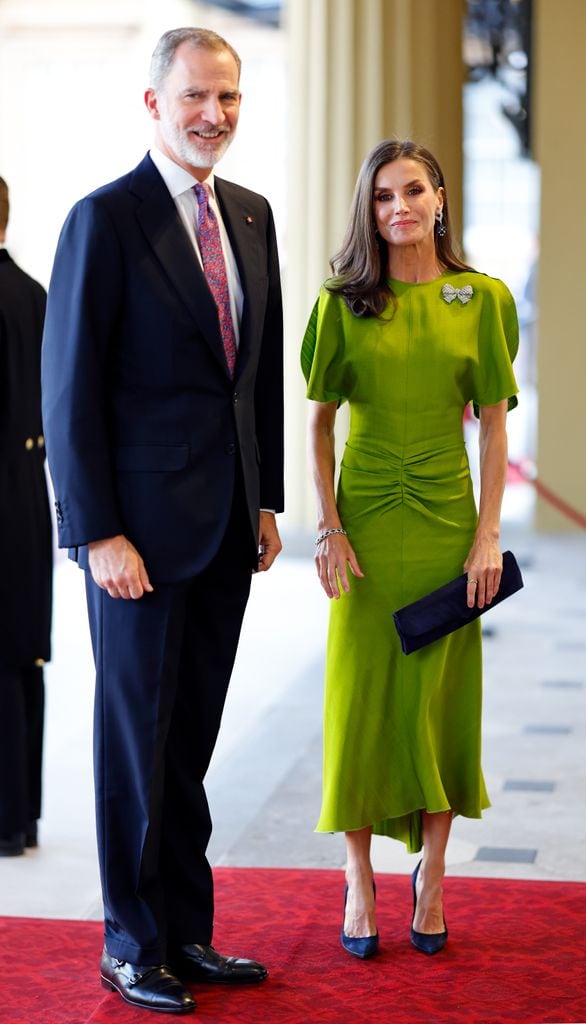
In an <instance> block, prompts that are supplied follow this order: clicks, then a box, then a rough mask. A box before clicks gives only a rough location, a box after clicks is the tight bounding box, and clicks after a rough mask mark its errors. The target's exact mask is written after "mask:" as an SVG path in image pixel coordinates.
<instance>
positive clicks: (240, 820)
mask: <svg viewBox="0 0 586 1024" xmlns="http://www.w3.org/2000/svg"><path fill="white" fill-rule="evenodd" d="M504 546H505V547H511V548H512V549H513V550H514V551H515V552H516V553H517V556H518V557H519V560H520V562H521V563H522V568H523V572H524V576H525V582H526V586H525V589H524V590H523V591H522V592H521V593H520V594H518V595H516V596H515V597H513V598H511V600H510V601H507V602H504V603H503V604H502V605H501V606H499V607H498V608H496V609H494V611H493V612H491V613H490V621H489V617H488V616H487V617H486V618H485V619H484V620H483V621H484V623H485V633H486V636H485V705H484V768H485V774H486V780H487V785H488V789H489V793H490V795H491V799H492V802H493V806H492V808H491V809H490V810H489V811H487V812H486V814H485V816H484V819H483V820H482V821H470V820H467V819H463V818H459V819H457V820H456V821H455V823H454V828H453V835H452V839H451V841H450V846H449V852H448V854H449V855H448V861H449V872H450V874H454V875H477V876H478V875H491V876H500V877H511V878H532V879H570V880H572V879H574V880H581V881H584V880H586V815H585V814H584V795H585V793H586V759H585V757H584V749H585V738H586V737H585V733H586V727H585V722H584V711H585V706H586V536H585V535H581V534H580V535H579V534H573V535H571V536H567V537H566V536H557V537H553V536H552V537H547V536H539V537H538V536H535V535H533V534H531V533H530V532H528V531H526V530H524V529H523V528H522V527H521V526H519V525H517V526H514V525H511V526H510V527H508V528H507V530H506V531H505V537H504ZM295 547H298V545H296V544H293V543H291V544H290V549H294V548H295ZM305 551H306V552H307V555H308V556H309V555H310V552H311V543H310V542H309V543H308V544H307V545H306V547H305ZM326 622H327V600H326V598H325V597H323V596H322V594H321V592H320V589H319V586H318V583H317V580H316V579H315V578H314V570H313V566H312V563H311V560H310V558H309V557H305V558H294V557H288V558H285V557H282V558H281V561H280V564H278V565H277V566H276V567H275V569H274V570H273V571H272V572H271V573H269V574H267V575H266V576H263V577H257V578H256V579H255V581H254V586H253V597H252V600H251V602H250V605H249V610H248V612H247V619H246V622H245V628H244V632H243V637H242V643H241V649H240V653H239V658H238V662H237V666H236V670H235V674H234V678H233V682H232V687H231V692H230V696H229V701H228V705H227V709H226V713H225V718H224V724H223V731H222V735H221V738H220V741H219V744H218V748H217V750H216V754H215V757H214V762H213V765H212V768H211V769H210V773H209V780H208V792H209V796H210V802H211V806H212V811H213V815H214V820H215V832H214V836H213V838H212V844H211V849H210V852H211V857H212V859H213V861H214V862H215V863H219V864H232V865H259V866H265V865H272V866H285V867H287V866H291V867H300V866H301V867H303V866H307V867H335V866H339V867H341V866H342V864H343V861H344V843H343V839H342V837H340V836H327V835H316V834H314V832H313V827H314V824H315V821H316V819H317V814H318V809H319V800H320V762H321V685H322V683H321V681H322V671H323V645H324V637H325V630H326ZM54 648H55V657H54V661H53V663H52V664H51V666H49V668H48V670H47V690H48V701H47V734H46V758H45V793H46V797H45V813H44V817H43V820H42V823H41V832H40V835H41V845H40V847H39V849H38V850H35V851H29V852H27V853H26V855H25V856H24V857H19V858H13V859H3V860H0V914H19V915H20V914H22V915H30V916H49V917H51V916H54V917H65V918H80V917H81V918H84V917H100V904H99V885H98V875H97V868H96V859H95V849H94V834H93V809H92V786H91V715H92V711H91V703H92V689H93V681H92V665H91V656H90V650H89V640H88V633H87V626H86V621H85V607H84V598H83V587H82V579H81V573H80V572H79V571H78V570H77V569H76V568H75V567H74V566H72V565H70V564H67V563H66V562H64V561H60V562H59V565H58V568H57V572H56V609H55V630H54ZM374 863H375V868H376V870H378V871H394V872H407V871H410V870H412V868H413V865H414V863H415V858H414V857H410V856H408V855H407V854H406V853H405V852H404V850H403V848H402V847H400V846H399V844H396V843H393V842H392V841H391V840H387V839H379V838H376V839H375V841H374Z"/></svg>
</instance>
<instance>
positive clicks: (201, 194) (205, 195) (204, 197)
mask: <svg viewBox="0 0 586 1024" xmlns="http://www.w3.org/2000/svg"><path fill="white" fill-rule="evenodd" d="M193 190H194V192H195V195H196V197H197V201H198V203H199V205H200V206H205V205H207V202H208V199H209V196H210V186H209V185H208V184H206V183H205V182H201V181H200V182H198V184H197V185H194V186H193Z"/></svg>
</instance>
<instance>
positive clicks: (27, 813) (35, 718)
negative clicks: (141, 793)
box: [0, 178, 53, 857]
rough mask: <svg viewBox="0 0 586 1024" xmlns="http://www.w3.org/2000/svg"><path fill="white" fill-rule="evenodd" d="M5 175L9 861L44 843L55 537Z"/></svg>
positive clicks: (2, 314)
mask: <svg viewBox="0 0 586 1024" xmlns="http://www.w3.org/2000/svg"><path fill="white" fill-rule="evenodd" d="M8 213H9V198H8V187H7V185H6V182H5V181H4V180H3V179H2V178H0V564H1V565H2V574H1V575H0V608H1V614H0V856H3V857H11V856H18V855H19V854H22V853H24V851H25V847H27V846H36V845H37V820H38V818H39V817H40V814H41V774H42V752H43V720H44V692H45V691H44V679H43V665H44V664H45V662H46V661H48V660H49V657H50V642H51V641H50V634H51V597H52V569H53V555H52V546H53V541H52V530H51V517H50V512H49V500H48V495H47V483H46V478H45V469H44V462H45V443H44V439H43V429H42V425H41V367H40V358H41V338H42V333H43V320H44V315H45V301H46V295H45V291H44V289H43V287H42V286H41V285H40V284H38V282H37V281H34V280H33V279H32V278H31V277H29V276H28V274H25V273H24V271H23V270H21V269H20V267H18V266H17V265H16V263H15V262H14V261H13V260H12V259H11V257H10V256H9V254H8V252H7V250H6V249H5V248H4V241H5V237H6V226H7V223H8Z"/></svg>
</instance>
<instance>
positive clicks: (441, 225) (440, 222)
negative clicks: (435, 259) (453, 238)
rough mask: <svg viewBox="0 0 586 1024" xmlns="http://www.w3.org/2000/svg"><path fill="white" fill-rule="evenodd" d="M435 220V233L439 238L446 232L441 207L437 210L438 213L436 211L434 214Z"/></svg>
mask: <svg viewBox="0 0 586 1024" xmlns="http://www.w3.org/2000/svg"><path fill="white" fill-rule="evenodd" d="M435 222H436V224H437V234H438V237H439V238H443V237H444V235H446V234H447V233H448V229H447V227H446V225H445V224H444V211H443V207H442V209H441V210H440V211H439V213H436V215H435Z"/></svg>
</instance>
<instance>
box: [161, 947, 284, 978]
mask: <svg viewBox="0 0 586 1024" xmlns="http://www.w3.org/2000/svg"><path fill="white" fill-rule="evenodd" d="M169 963H170V964H171V966H172V969H173V970H174V971H175V973H176V974H178V975H179V977H180V978H185V979H186V980H188V981H212V982H215V983H216V984H220V985H242V984H250V983H253V982H256V981H264V980H265V978H266V976H267V974H268V973H269V972H268V971H267V969H266V967H263V965H262V964H257V963H256V961H255V960H241V959H239V958H238V957H235V956H222V955H221V954H220V953H218V952H216V950H215V949H214V947H213V946H199V945H197V943H189V944H188V945H186V946H179V947H178V948H177V949H174V950H173V951H172V952H170V953H169Z"/></svg>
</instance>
